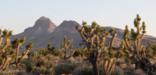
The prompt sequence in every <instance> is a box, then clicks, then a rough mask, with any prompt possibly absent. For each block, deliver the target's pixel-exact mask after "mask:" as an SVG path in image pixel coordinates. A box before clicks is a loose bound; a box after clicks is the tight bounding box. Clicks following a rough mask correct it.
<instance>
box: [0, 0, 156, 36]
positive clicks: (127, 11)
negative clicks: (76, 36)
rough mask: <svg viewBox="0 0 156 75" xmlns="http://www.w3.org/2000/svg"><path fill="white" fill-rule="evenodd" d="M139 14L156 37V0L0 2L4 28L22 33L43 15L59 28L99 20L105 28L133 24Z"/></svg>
mask: <svg viewBox="0 0 156 75" xmlns="http://www.w3.org/2000/svg"><path fill="white" fill-rule="evenodd" d="M136 14H140V16H141V17H142V19H143V20H144V21H145V22H146V24H147V31H148V34H150V35H154V36H156V21H155V20H156V0H0V27H1V28H7V29H11V30H13V31H14V33H20V32H22V31H23V30H24V29H25V28H27V27H30V26H33V25H34V22H35V21H36V20H37V19H38V18H39V17H41V16H47V17H49V18H50V19H51V20H52V21H53V22H54V23H55V24H57V25H59V24H60V23H61V22H62V21H63V20H75V21H77V22H79V23H81V22H82V21H87V22H89V23H91V22H92V21H96V22H97V23H99V24H100V25H103V26H113V27H118V28H124V26H125V25H126V24H128V25H131V26H132V25H133V19H134V18H135V16H136Z"/></svg>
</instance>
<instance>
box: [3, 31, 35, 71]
mask: <svg viewBox="0 0 156 75" xmlns="http://www.w3.org/2000/svg"><path fill="white" fill-rule="evenodd" d="M11 36H12V31H8V30H0V57H1V63H0V71H3V70H6V69H7V67H9V66H10V65H12V64H16V66H18V64H19V63H20V62H21V61H22V60H23V59H24V58H25V57H26V56H27V55H28V53H29V50H30V49H31V48H32V44H28V45H26V48H25V50H24V52H23V53H22V55H20V54H19V49H20V47H21V46H22V44H23V43H24V39H15V40H13V41H11ZM14 62H15V63H14Z"/></svg>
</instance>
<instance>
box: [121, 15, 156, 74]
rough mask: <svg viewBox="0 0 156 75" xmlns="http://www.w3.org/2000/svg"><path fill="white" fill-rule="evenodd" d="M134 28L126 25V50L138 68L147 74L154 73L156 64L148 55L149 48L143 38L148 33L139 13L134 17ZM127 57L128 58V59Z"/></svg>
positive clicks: (124, 37)
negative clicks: (152, 62) (144, 43)
mask: <svg viewBox="0 0 156 75" xmlns="http://www.w3.org/2000/svg"><path fill="white" fill-rule="evenodd" d="M134 28H135V29H133V28H132V29H131V30H129V28H128V26H127V25H126V26H125V31H124V36H123V39H124V49H123V50H124V52H125V53H126V54H127V55H128V58H129V59H130V60H131V62H132V63H134V64H135V67H136V69H137V68H141V69H142V70H144V71H145V72H146V73H147V74H149V75H152V74H151V73H152V71H154V66H153V65H152V64H151V62H150V60H149V58H148V56H147V53H146V52H147V48H146V47H145V46H144V45H143V44H142V39H143V36H144V34H145V33H146V26H145V22H142V23H141V18H140V16H139V15H137V16H136V18H135V19H134ZM128 58H127V59H128Z"/></svg>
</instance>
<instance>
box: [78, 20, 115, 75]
mask: <svg viewBox="0 0 156 75" xmlns="http://www.w3.org/2000/svg"><path fill="white" fill-rule="evenodd" d="M82 25H83V26H82V27H81V28H78V27H76V29H77V30H78V32H79V33H80V35H81V37H82V39H83V43H84V46H85V47H86V48H85V50H86V52H87V54H88V56H87V57H88V60H89V61H90V63H91V64H92V66H93V71H94V75H98V74H99V73H98V63H99V61H100V60H101V58H103V60H104V63H103V64H104V71H105V75H110V74H111V72H112V70H113V68H114V66H113V65H114V64H115V59H114V57H113V56H114V54H113V53H112V52H113V50H112V45H113V41H114V39H115V36H116V31H115V30H113V29H112V30H111V31H110V32H108V31H105V30H104V29H102V27H100V26H99V25H98V24H97V23H96V22H93V23H92V24H91V26H90V25H87V23H86V22H83V23H82ZM108 35H109V36H112V39H111V42H110V44H109V46H107V47H106V46H105V41H106V37H107V36H108ZM112 59H113V60H112ZM108 63H111V64H108Z"/></svg>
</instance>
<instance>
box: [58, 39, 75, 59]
mask: <svg viewBox="0 0 156 75" xmlns="http://www.w3.org/2000/svg"><path fill="white" fill-rule="evenodd" d="M61 51H63V52H62V53H61V56H63V59H68V58H70V57H71V56H72V55H73V54H74V50H73V47H72V41H71V40H69V39H67V37H64V39H63V42H62V45H61Z"/></svg>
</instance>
